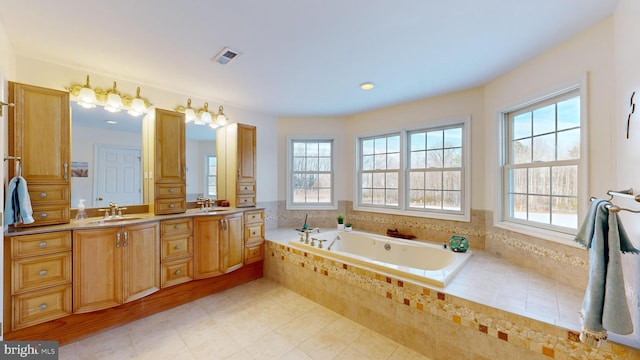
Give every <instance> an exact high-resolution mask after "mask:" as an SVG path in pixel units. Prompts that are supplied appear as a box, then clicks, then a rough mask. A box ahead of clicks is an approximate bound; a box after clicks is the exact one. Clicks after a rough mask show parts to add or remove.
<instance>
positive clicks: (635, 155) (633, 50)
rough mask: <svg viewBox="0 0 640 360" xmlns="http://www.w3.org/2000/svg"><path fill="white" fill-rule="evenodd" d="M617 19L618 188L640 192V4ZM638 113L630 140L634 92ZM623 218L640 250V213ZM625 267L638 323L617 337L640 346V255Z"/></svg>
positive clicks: (627, 3) (621, 6)
mask: <svg viewBox="0 0 640 360" xmlns="http://www.w3.org/2000/svg"><path fill="white" fill-rule="evenodd" d="M614 16H615V29H614V31H615V52H614V53H615V66H616V72H615V80H616V88H615V102H614V103H613V104H614V105H613V106H614V108H615V119H614V121H612V122H611V126H612V131H613V134H614V136H613V138H614V141H615V143H614V149H615V150H617V154H616V156H615V157H614V160H615V162H616V165H617V166H616V175H617V178H616V182H615V184H614V185H613V186H614V189H625V188H629V187H631V188H633V189H634V191H635V193H636V194H638V193H640V46H638V34H640V21H639V19H640V2H639V1H638V0H620V2H619V3H618V7H617V8H616V12H615V14H614ZM634 91H635V92H636V95H635V96H634V102H635V103H636V110H635V112H634V113H633V114H632V115H631V127H630V134H629V135H630V136H629V139H627V138H626V128H627V117H628V115H629V113H630V110H631V109H630V98H631V94H632V93H633V92H634ZM614 201H616V202H617V203H618V204H619V205H621V206H625V207H628V208H631V209H635V210H639V209H640V204H638V203H635V202H634V201H633V200H631V199H621V198H616V199H614ZM620 217H621V218H622V222H623V224H624V227H625V230H626V232H627V234H628V235H629V237H630V239H631V241H632V242H633V244H634V246H635V247H636V248H638V249H640V214H631V213H628V212H621V213H620ZM622 267H623V269H624V280H625V287H626V293H627V298H628V303H629V306H630V310H631V314H632V317H633V321H634V329H635V332H634V334H631V335H628V336H624V337H619V338H618V337H617V336H616V337H614V338H615V339H616V340H618V341H621V342H625V343H629V344H631V345H633V346H635V347H640V255H623V256H622Z"/></svg>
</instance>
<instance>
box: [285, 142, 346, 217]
mask: <svg viewBox="0 0 640 360" xmlns="http://www.w3.org/2000/svg"><path fill="white" fill-rule="evenodd" d="M288 143H289V150H288V154H289V156H288V158H289V171H288V174H289V179H288V190H287V191H288V194H287V208H289V209H335V208H336V206H337V205H336V202H335V191H334V165H333V152H334V142H333V139H289V141H288Z"/></svg>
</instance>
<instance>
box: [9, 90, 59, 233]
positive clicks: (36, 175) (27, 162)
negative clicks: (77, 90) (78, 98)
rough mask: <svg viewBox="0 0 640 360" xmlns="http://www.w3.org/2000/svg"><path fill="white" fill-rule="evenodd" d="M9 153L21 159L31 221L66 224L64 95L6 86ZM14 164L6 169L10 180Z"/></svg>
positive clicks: (43, 223)
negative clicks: (31, 212) (31, 215)
mask: <svg viewBox="0 0 640 360" xmlns="http://www.w3.org/2000/svg"><path fill="white" fill-rule="evenodd" d="M9 102H10V103H14V104H15V106H14V107H9V128H8V130H9V132H8V143H9V146H8V154H9V155H12V156H18V157H20V170H19V171H20V173H21V175H22V177H24V178H25V180H26V181H27V184H28V185H29V186H28V188H29V196H30V198H31V205H32V208H33V218H34V219H35V222H34V223H32V224H27V225H20V226H40V225H53V224H64V223H68V222H69V211H70V204H71V196H70V194H71V190H70V176H71V146H70V144H71V130H70V128H71V120H70V115H69V93H68V92H66V91H58V90H52V89H46V88H41V87H37V86H32V85H25V84H20V83H15V82H9ZM16 168H17V166H9V177H10V178H12V177H14V176H16V175H18V174H17V173H16V170H17V169H16Z"/></svg>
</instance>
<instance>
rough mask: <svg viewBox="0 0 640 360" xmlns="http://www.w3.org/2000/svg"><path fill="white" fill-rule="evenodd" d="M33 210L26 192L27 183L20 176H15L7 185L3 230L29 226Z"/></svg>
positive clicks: (32, 220) (31, 221)
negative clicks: (15, 226) (9, 227)
mask: <svg viewBox="0 0 640 360" xmlns="http://www.w3.org/2000/svg"><path fill="white" fill-rule="evenodd" d="M34 221H35V220H34V219H33V210H32V209H31V198H30V197H29V191H28V190H27V181H26V180H25V179H24V178H23V177H22V176H16V177H14V178H13V179H11V181H9V184H8V185H7V192H6V193H5V205H4V228H5V230H6V229H7V227H8V226H9V225H14V224H20V223H23V224H31V223H33V222H34Z"/></svg>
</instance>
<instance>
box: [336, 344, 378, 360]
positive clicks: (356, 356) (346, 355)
mask: <svg viewBox="0 0 640 360" xmlns="http://www.w3.org/2000/svg"><path fill="white" fill-rule="evenodd" d="M334 359H335V360H371V359H372V358H371V357H370V356H369V355H365V354H363V353H361V352H359V351H358V350H356V349H355V348H353V346H349V347H347V348H346V349H344V350H343V351H342V352H341V353H340V354H338V356H336V357H335V358H334Z"/></svg>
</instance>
